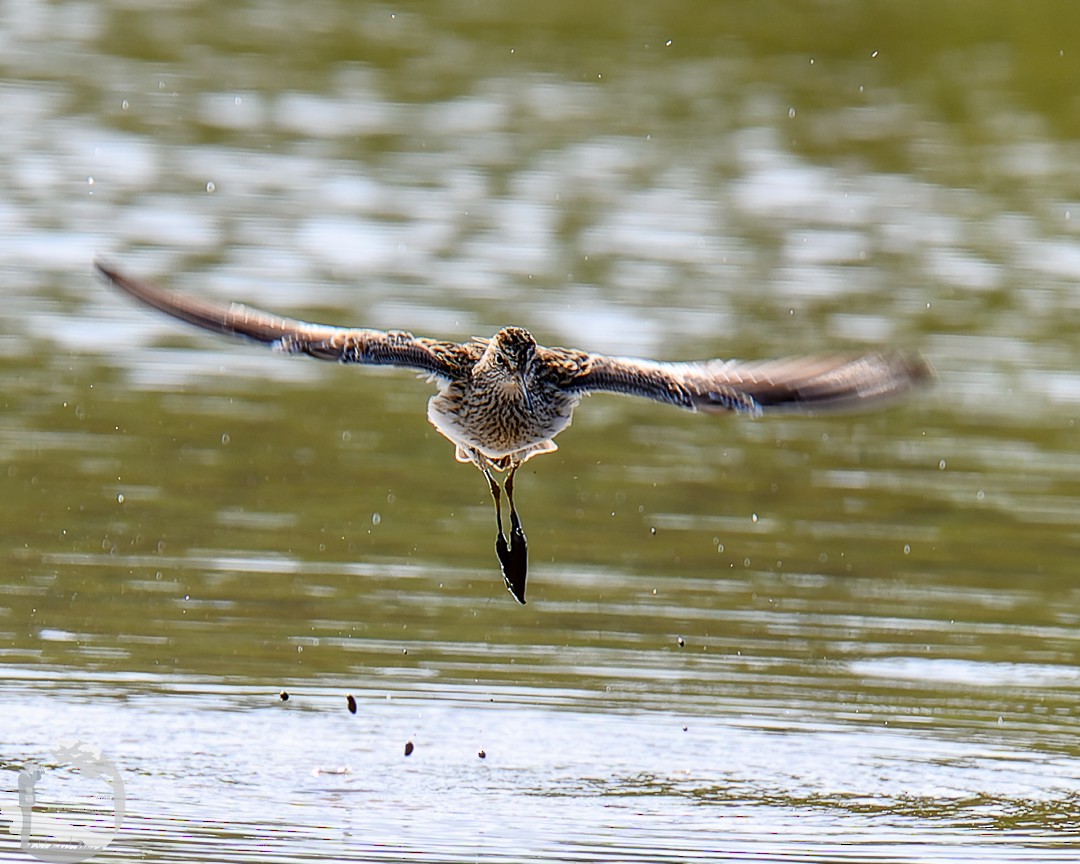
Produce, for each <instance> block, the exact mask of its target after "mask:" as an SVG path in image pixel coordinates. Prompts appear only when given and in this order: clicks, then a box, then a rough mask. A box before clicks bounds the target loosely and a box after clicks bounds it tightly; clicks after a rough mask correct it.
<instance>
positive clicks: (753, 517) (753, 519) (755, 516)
mask: <svg viewBox="0 0 1080 864" xmlns="http://www.w3.org/2000/svg"><path fill="white" fill-rule="evenodd" d="M750 521H751V522H757V513H753V514H751V516H750Z"/></svg>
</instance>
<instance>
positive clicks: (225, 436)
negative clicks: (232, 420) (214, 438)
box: [221, 432, 232, 445]
mask: <svg viewBox="0 0 1080 864" xmlns="http://www.w3.org/2000/svg"><path fill="white" fill-rule="evenodd" d="M230 441H232V438H230V437H229V433H228V432H222V433H221V443H222V444H223V445H227V444H228V443H229V442H230Z"/></svg>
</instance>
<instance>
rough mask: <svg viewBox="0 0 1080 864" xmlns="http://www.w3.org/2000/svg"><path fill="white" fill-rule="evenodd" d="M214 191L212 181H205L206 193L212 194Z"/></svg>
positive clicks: (214, 186)
mask: <svg viewBox="0 0 1080 864" xmlns="http://www.w3.org/2000/svg"><path fill="white" fill-rule="evenodd" d="M215 189H217V184H216V183H214V181H213V180H207V181H206V191H207V192H213V191H214V190H215Z"/></svg>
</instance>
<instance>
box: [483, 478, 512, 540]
mask: <svg viewBox="0 0 1080 864" xmlns="http://www.w3.org/2000/svg"><path fill="white" fill-rule="evenodd" d="M480 470H481V471H483V472H484V476H485V477H486V478H487V481H488V488H489V489H490V490H491V498H492V500H494V502H495V524H497V525H498V526H499V539H498V540H496V541H495V547H496V550H498V545H499V541H500V540H501V541H502V544H503V545H504V546H505V545H506V541H505V540H504V539H503V524H502V495H501V493H500V492H499V484H498V483H496V482H495V478H494V477H492V476H491V470H490V469H489V468H481V469H480ZM499 560H500V561H501V560H502V553H501V552H500V553H499Z"/></svg>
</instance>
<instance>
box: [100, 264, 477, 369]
mask: <svg viewBox="0 0 1080 864" xmlns="http://www.w3.org/2000/svg"><path fill="white" fill-rule="evenodd" d="M94 264H95V266H96V267H97V269H98V270H99V271H101V273H102V275H103V276H105V278H106V279H108V280H109V281H110V282H112V283H113V285H115V286H116V287H117V288H119V289H120V290H121V291H123V292H124V293H126V294H130V295H131V296H132V297H134V298H135V299H136V300H139V301H141V302H143V303H145V304H147V305H148V306H152V307H153V308H155V309H158V310H160V311H162V312H164V313H166V314H167V315H172V316H173V317H174V318H179V319H180V320H181V321H187V322H188V323H189V324H194V325H195V326H196V327H202V328H203V329H204V330H211V331H213V332H215V333H228V334H232V335H236V336H245V337H247V338H248V339H254V340H255V341H256V342H262V343H265V344H267V345H270V346H272V347H274V348H276V349H278V350H281V351H286V352H289V353H298V354H309V355H310V356H312V357H316V358H318V359H319V360H337V361H339V362H342V363H365V364H369V365H375V366H401V367H404V368H406V369H415V370H417V371H419V372H425V373H427V374H429V375H434V376H436V377H438V378H443V379H454V378H457V377H459V376H460V375H461V374H463V371H462V367H463V365H467V362H468V360H469V359H470V357H469V350H470V348H469V346H463V345H459V344H458V343H456V342H438V341H436V340H434V339H423V338H417V337H416V336H413V335H412V334H411V333H406V332H404V331H400V330H391V331H389V332H385V331H382V330H367V329H354V328H348V327H332V326H329V325H325V324H309V323H307V322H305V321H296V320H293V319H291V318H281V317H279V316H277V315H271V314H270V313H268V312H262V311H260V310H258V309H252V308H250V307H248V306H242V305H240V304H238V303H232V304H226V303H216V302H214V301H212V300H203V299H200V298H197V297H189V296H186V295H183V294H177V293H174V292H171V291H164V290H162V289H161V288H157V287H155V286H153V285H150V284H148V283H146V282H143V281H142V280H141V279H134V278H132V277H130V276H125V275H124V274H123V273H120V272H119V271H118V270H116V269H114V268H113V267H111V266H109V265H107V264H104V263H102V262H101V261H96V262H94Z"/></svg>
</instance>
